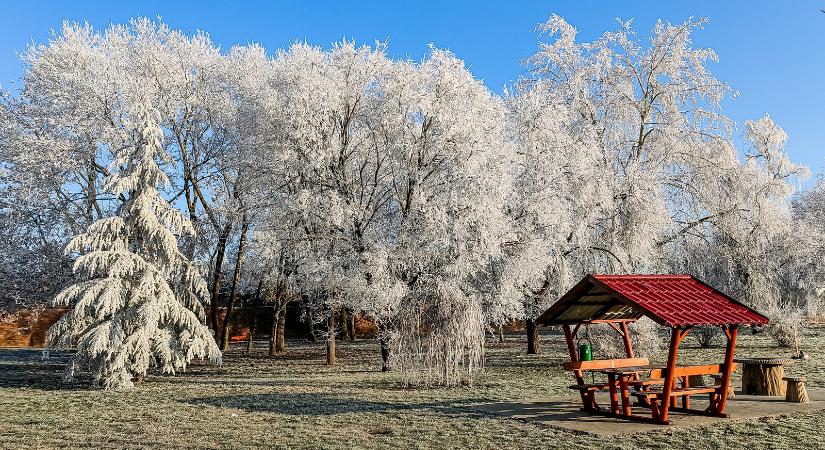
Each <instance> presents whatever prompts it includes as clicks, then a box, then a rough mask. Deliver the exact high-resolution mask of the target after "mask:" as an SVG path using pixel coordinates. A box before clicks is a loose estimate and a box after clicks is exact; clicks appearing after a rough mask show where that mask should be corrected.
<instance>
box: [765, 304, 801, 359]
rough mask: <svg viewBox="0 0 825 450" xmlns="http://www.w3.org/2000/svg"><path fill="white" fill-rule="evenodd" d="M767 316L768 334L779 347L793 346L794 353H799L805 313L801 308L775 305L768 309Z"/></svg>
mask: <svg viewBox="0 0 825 450" xmlns="http://www.w3.org/2000/svg"><path fill="white" fill-rule="evenodd" d="M767 316H768V318H769V319H770V322H769V323H768V326H767V332H768V335H770V337H771V338H773V340H774V342H776V344H777V345H779V346H780V347H783V348H793V349H794V351H795V352H796V353H795V354H799V346H800V341H801V338H802V329H803V328H804V327H805V314H804V313H803V312H802V310H800V309H797V308H793V307H790V306H788V307H784V308H783V307H780V306H776V307H773V308H771V309H769V310H768V312H767Z"/></svg>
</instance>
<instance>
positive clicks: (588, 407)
mask: <svg viewBox="0 0 825 450" xmlns="http://www.w3.org/2000/svg"><path fill="white" fill-rule="evenodd" d="M562 328H564V339H565V340H566V341H567V352H568V354H569V355H570V363H568V364H576V363H578V362H579V355H578V353H576V344H575V342H573V336H574V335H575V332H574V331H572V330H571V329H570V325H564V326H563V327H562ZM578 329H579V327H578V325H577V326H576V331H578ZM573 376H574V377H575V378H576V384H579V385H582V384H584V375H583V374H582V371H581V370H578V369H577V370H573ZM579 394H580V396H581V399H582V407H583V408H584V410H585V411H593V410H595V409H596V396H595V394H594V393H593V392H584V391H579Z"/></svg>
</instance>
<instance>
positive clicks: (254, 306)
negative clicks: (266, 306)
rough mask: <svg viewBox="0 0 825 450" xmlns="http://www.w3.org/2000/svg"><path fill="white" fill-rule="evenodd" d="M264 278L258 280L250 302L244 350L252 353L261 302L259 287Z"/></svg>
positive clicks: (261, 285)
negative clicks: (250, 309) (253, 298)
mask: <svg viewBox="0 0 825 450" xmlns="http://www.w3.org/2000/svg"><path fill="white" fill-rule="evenodd" d="M263 284H264V280H263V278H261V280H259V281H258V288H257V289H255V300H254V302H253V303H252V312H251V313H250V316H249V337H248V338H247V340H246V352H247V353H252V341H253V340H254V339H255V325H256V323H255V322H257V320H258V305H259V304H260V303H261V288H262V287H263Z"/></svg>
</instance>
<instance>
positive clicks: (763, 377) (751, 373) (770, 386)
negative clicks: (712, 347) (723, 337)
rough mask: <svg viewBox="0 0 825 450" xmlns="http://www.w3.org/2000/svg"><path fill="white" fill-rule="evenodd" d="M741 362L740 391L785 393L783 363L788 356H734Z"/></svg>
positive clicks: (761, 393)
mask: <svg viewBox="0 0 825 450" xmlns="http://www.w3.org/2000/svg"><path fill="white" fill-rule="evenodd" d="M734 361H735V362H737V363H739V364H742V366H743V369H742V392H743V393H745V394H749V395H770V396H779V395H785V383H784V382H783V380H782V378H784V377H785V364H792V363H793V360H792V359H790V358H773V357H768V358H736V359H734Z"/></svg>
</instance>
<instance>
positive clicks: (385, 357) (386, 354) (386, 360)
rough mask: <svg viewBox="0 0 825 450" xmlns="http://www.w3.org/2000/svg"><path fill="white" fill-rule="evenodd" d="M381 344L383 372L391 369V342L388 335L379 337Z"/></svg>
mask: <svg viewBox="0 0 825 450" xmlns="http://www.w3.org/2000/svg"><path fill="white" fill-rule="evenodd" d="M378 343H379V344H380V345H381V372H389V371H390V343H389V341H388V340H387V338H386V337H381V338H380V339H378Z"/></svg>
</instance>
